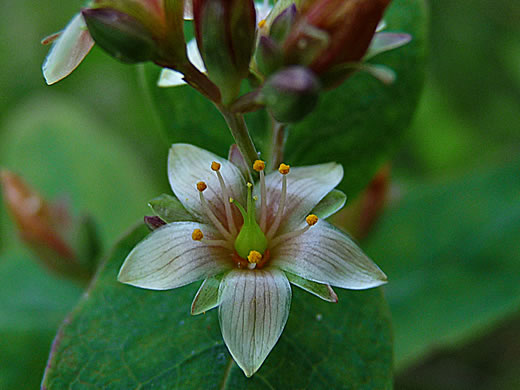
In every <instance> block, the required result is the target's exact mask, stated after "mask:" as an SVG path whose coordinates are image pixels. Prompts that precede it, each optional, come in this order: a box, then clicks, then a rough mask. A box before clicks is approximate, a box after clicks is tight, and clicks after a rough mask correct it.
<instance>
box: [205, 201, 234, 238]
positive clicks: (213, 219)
mask: <svg viewBox="0 0 520 390" xmlns="http://www.w3.org/2000/svg"><path fill="white" fill-rule="evenodd" d="M199 196H200V203H201V205H202V208H203V209H204V212H205V213H206V215H207V216H208V218H209V219H211V222H213V224H214V225H215V226H216V228H217V229H218V231H219V232H220V233H222V235H223V236H224V237H225V238H226V239H227V240H229V241H232V240H233V237H232V236H231V234H229V232H228V231H227V230H226V228H225V227H224V225H222V223H221V222H220V221H219V220H218V218H217V217H216V216H215V214H213V211H211V209H210V208H209V205H208V202H206V198H204V195H203V194H202V191H200V192H199Z"/></svg>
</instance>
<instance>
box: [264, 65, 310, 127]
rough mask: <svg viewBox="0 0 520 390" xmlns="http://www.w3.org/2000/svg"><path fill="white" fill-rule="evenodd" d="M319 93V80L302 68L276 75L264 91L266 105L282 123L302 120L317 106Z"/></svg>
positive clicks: (265, 86) (268, 81) (290, 68)
mask: <svg viewBox="0 0 520 390" xmlns="http://www.w3.org/2000/svg"><path fill="white" fill-rule="evenodd" d="M319 92H320V83H319V81H318V79H317V78H316V76H315V75H314V74H313V73H312V72H311V71H310V70H309V69H307V68H304V67H302V66H293V67H289V68H286V69H284V70H281V71H279V72H278V73H275V74H274V75H273V76H271V77H270V78H269V79H268V80H267V81H266V83H265V85H264V87H263V89H262V95H263V99H264V102H265V105H266V106H267V108H268V109H269V111H270V112H271V114H272V115H273V117H274V118H275V119H276V120H277V121H279V122H282V123H288V122H297V121H300V120H302V119H303V118H304V117H305V116H306V115H307V114H309V113H310V112H311V111H312V110H313V109H314V107H315V106H316V103H317V102H318V96H319Z"/></svg>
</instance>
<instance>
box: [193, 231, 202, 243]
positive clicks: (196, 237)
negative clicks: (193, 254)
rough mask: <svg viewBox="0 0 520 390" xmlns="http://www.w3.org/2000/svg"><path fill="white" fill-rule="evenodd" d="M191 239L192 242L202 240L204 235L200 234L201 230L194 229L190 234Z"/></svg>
mask: <svg viewBox="0 0 520 390" xmlns="http://www.w3.org/2000/svg"><path fill="white" fill-rule="evenodd" d="M191 238H192V239H193V240H194V241H200V240H202V239H203V238H204V234H202V230H200V229H195V230H194V231H193V233H191Z"/></svg>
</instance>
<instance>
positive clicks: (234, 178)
mask: <svg viewBox="0 0 520 390" xmlns="http://www.w3.org/2000/svg"><path fill="white" fill-rule="evenodd" d="M213 161H216V162H218V163H220V165H221V167H220V173H221V174H222V176H223V178H224V181H225V183H226V186H227V188H228V191H230V194H229V196H230V197H232V198H233V199H235V200H237V201H238V202H240V203H241V204H242V205H244V204H245V192H246V188H247V187H246V182H245V179H244V177H243V176H242V174H241V173H240V170H239V169H238V168H237V167H236V166H235V165H233V164H232V163H230V162H229V161H228V160H226V159H223V158H221V157H219V156H217V155H216V154H213V153H211V152H208V151H207V150H204V149H201V148H199V147H197V146H193V145H189V144H174V145H172V147H171V148H170V154H169V157H168V178H169V180H170V185H171V187H172V190H173V192H174V193H175V195H176V196H177V198H178V199H179V200H180V201H181V203H182V204H183V205H184V207H185V208H186V209H187V210H188V211H189V212H190V213H191V214H193V215H194V216H195V217H197V219H199V220H200V221H204V222H209V219H208V217H207V215H206V214H205V213H204V212H203V210H202V207H201V204H200V198H199V191H198V190H197V182H199V181H204V182H205V183H206V184H207V186H208V188H207V189H206V191H204V197H205V198H206V200H207V202H208V204H209V206H210V208H211V209H212V211H213V212H214V213H215V215H216V216H217V218H218V219H219V221H221V222H222V223H223V224H224V226H227V223H226V213H225V208H224V200H223V196H222V191H221V190H220V183H219V181H218V178H217V175H216V173H215V172H213V171H212V170H211V163H212V162H213ZM232 210H233V212H234V213H235V219H236V220H237V221H241V220H242V219H241V218H242V217H241V216H240V214H239V212H238V210H236V207H232Z"/></svg>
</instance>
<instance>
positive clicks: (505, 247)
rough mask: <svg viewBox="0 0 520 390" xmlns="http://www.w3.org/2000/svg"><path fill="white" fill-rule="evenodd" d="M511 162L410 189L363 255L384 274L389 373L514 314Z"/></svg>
mask: <svg viewBox="0 0 520 390" xmlns="http://www.w3.org/2000/svg"><path fill="white" fill-rule="evenodd" d="M519 166H520V162H519V161H518V160H516V161H512V162H509V163H507V164H505V165H503V166H499V167H494V168H492V169H490V168H487V169H486V170H484V169H480V170H479V171H477V172H474V173H472V174H469V175H467V176H461V177H459V178H456V179H455V180H452V181H451V182H446V183H437V184H431V185H423V186H419V187H418V188H415V189H413V190H412V191H410V193H409V194H408V195H407V196H406V197H405V198H403V199H402V200H401V201H400V203H399V204H398V205H397V206H396V207H395V208H394V209H392V210H390V211H389V212H388V213H387V214H386V215H385V216H384V217H383V219H382V220H381V223H380V224H379V225H378V226H379V227H378V229H377V230H376V231H375V232H374V233H373V236H372V238H371V240H370V242H368V253H369V254H370V255H371V256H372V258H374V259H376V260H378V261H379V262H380V265H381V267H382V268H383V269H384V270H385V272H386V273H387V275H388V280H389V283H388V285H387V287H386V294H385V295H386V296H387V298H388V301H389V303H390V307H391V310H392V316H393V320H394V330H395V342H396V345H395V353H396V355H395V356H396V365H397V368H398V369H399V368H404V367H405V366H406V365H407V364H409V363H411V362H412V361H414V360H416V359H417V358H420V357H421V356H423V355H425V354H426V353H428V352H431V351H432V350H433V349H435V348H441V347H443V346H451V345H453V344H456V343H462V342H464V341H466V340H468V339H470V338H471V337H475V336H476V335H478V334H481V333H482V332H484V331H486V330H487V329H489V328H490V327H492V326H493V325H494V324H496V323H497V322H498V321H500V320H502V319H504V318H506V317H507V316H509V315H511V314H513V313H516V312H518V310H519V309H520V283H518V275H519V274H520V202H519V199H520V198H519V194H520V180H519V175H518V173H519V170H518V167H519Z"/></svg>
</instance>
